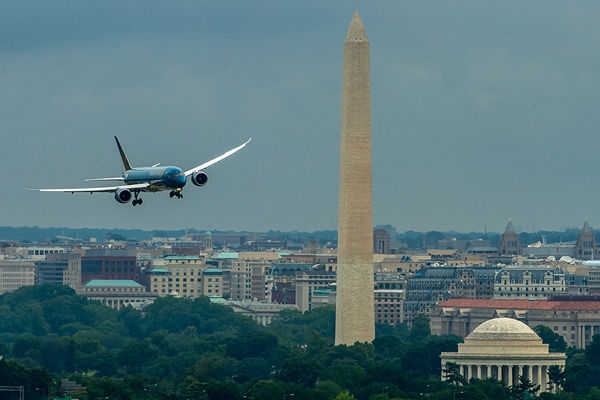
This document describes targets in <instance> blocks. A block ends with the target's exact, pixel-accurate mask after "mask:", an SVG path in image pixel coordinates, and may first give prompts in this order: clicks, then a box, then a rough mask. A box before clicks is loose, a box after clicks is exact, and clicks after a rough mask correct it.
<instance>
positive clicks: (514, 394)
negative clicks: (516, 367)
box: [510, 375, 540, 400]
mask: <svg viewBox="0 0 600 400" xmlns="http://www.w3.org/2000/svg"><path fill="white" fill-rule="evenodd" d="M538 390H540V385H534V384H533V383H532V382H531V381H530V380H529V379H527V378H526V377H525V376H524V375H521V376H519V383H517V384H516V385H514V386H511V387H510V398H511V399H513V400H527V399H529V398H535V393H536V392H537V391H538ZM532 394H533V397H531V395H532Z"/></svg>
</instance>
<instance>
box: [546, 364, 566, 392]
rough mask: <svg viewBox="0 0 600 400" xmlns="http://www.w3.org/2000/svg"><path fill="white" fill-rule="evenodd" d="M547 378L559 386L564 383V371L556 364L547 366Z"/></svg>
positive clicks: (552, 383)
mask: <svg viewBox="0 0 600 400" xmlns="http://www.w3.org/2000/svg"><path fill="white" fill-rule="evenodd" d="M548 380H549V381H550V384H551V385H553V386H555V387H556V388H561V387H563V386H564V384H565V372H564V371H563V370H562V368H561V367H559V366H558V365H551V366H550V367H549V368H548Z"/></svg>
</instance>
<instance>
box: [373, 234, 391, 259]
mask: <svg viewBox="0 0 600 400" xmlns="http://www.w3.org/2000/svg"><path fill="white" fill-rule="evenodd" d="M373 253H375V254H390V253H391V249H390V234H389V233H387V231H386V230H385V229H376V230H375V231H374V232H373Z"/></svg>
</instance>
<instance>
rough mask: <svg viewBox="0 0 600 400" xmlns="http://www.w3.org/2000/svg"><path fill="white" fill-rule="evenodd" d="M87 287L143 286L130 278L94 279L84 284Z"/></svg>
mask: <svg viewBox="0 0 600 400" xmlns="http://www.w3.org/2000/svg"><path fill="white" fill-rule="evenodd" d="M84 286H86V287H141V286H142V285H140V284H139V283H137V282H136V281H132V280H130V279H126V280H119V279H92V280H91V281H88V282H87V283H85V284H84Z"/></svg>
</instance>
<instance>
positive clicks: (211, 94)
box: [0, 0, 600, 232]
mask: <svg viewBox="0 0 600 400" xmlns="http://www.w3.org/2000/svg"><path fill="white" fill-rule="evenodd" d="M356 8H358V10H359V12H360V15H361V19H362V21H363V23H364V25H365V29H366V32H367V35H368V37H369V41H370V44H371V106H372V137H373V193H374V197H373V205H374V207H373V213H374V223H375V224H391V225H393V226H395V227H396V229H397V230H398V231H399V232H404V231H407V230H415V231H429V230H440V231H448V230H455V231H459V232H471V231H483V230H484V229H485V226H487V229H488V230H489V231H495V232H502V231H503V230H504V227H505V226H506V222H507V220H508V218H509V217H512V220H513V223H514V225H515V228H516V230H518V231H528V232H529V231H531V230H532V229H535V230H540V229H544V230H564V229H565V228H567V227H572V228H581V226H582V225H583V222H584V220H585V219H588V220H589V222H590V224H591V226H592V227H595V226H598V227H600V207H598V205H597V201H596V199H597V198H600V186H599V185H598V184H597V183H596V178H597V177H596V174H595V172H596V171H597V170H598V164H600V163H599V162H598V156H597V153H598V150H597V149H598V148H600V134H599V132H598V127H599V126H600V113H598V112H597V110H596V108H597V105H598V104H600V47H599V46H598V45H597V39H598V37H600V3H597V2H594V1H580V2H575V3H573V2H567V3H566V2H558V1H541V0H538V1H530V2H526V3H523V2H518V1H507V2H496V3H480V2H473V1H456V2H452V3H448V2H444V1H441V0H440V1H433V2H426V3H423V2H407V1H400V2H397V1H380V2H360V1H356V2H349V3H345V2H339V1H314V0H309V1H304V2H296V3H290V2H279V1H274V0H271V1H264V2H251V3H250V2H244V1H224V2H191V1H173V2H168V3H165V2H160V1H156V0H148V1H140V0H138V1H129V2H100V3H99V2H93V1H87V0H81V1H77V2H72V1H66V0H63V1H61V0H57V1H53V2H41V3H40V2H33V1H20V0H19V1H17V0H9V1H5V2H2V3H0V88H2V96H0V132H1V133H0V137H1V138H2V139H3V140H2V146H0V166H1V167H2V170H3V173H2V174H0V184H1V185H2V187H3V188H4V195H3V196H1V197H0V210H2V211H1V212H0V223H1V224H2V225H11V226H33V225H39V226H42V227H51V226H54V227H56V226H69V227H74V228H78V227H93V228H96V227H99V228H125V229H145V230H152V229H185V228H204V227H215V228H218V229H223V230H226V229H234V230H250V231H266V230H269V229H280V230H286V231H291V230H299V231H315V230H325V229H332V230H333V229H336V228H337V200H338V198H337V196H338V174H339V139H340V118H341V82H342V54H343V41H344V37H345V34H346V30H347V27H348V24H349V22H350V20H351V18H352V14H353V13H354V10H355V9H356ZM113 135H117V136H119V138H120V140H121V143H122V144H123V146H124V148H125V151H126V152H127V155H128V157H129V159H130V161H131V162H132V164H134V165H138V166H142V165H152V164H154V163H158V162H160V163H161V164H163V165H168V164H174V165H177V166H180V167H182V168H184V169H186V168H190V167H193V166H195V165H197V164H198V163H200V162H202V161H205V160H207V159H210V158H211V157H214V156H216V155H218V154H220V153H222V152H223V151H225V150H227V149H229V148H231V147H232V146H236V145H238V144H240V143H242V142H243V141H244V140H246V139H247V138H249V137H252V138H253V141H252V143H251V144H250V145H249V146H248V147H247V148H246V149H244V150H243V151H241V152H239V153H238V154H236V155H234V156H232V157H231V158H230V159H227V160H225V161H223V162H222V163H219V164H218V165H216V166H213V167H211V168H209V169H207V171H206V172H207V173H208V175H209V183H208V185H207V186H206V187H203V188H197V187H195V186H193V185H191V184H189V183H188V186H186V188H185V191H184V192H185V197H184V198H183V199H182V200H173V199H169V197H168V194H167V195H165V196H161V195H154V196H147V197H146V198H145V199H144V200H145V202H144V205H143V206H142V207H136V208H133V207H131V205H130V204H128V205H122V204H118V203H117V202H116V201H115V200H114V199H113V197H112V195H110V194H109V195H102V194H95V195H93V196H90V195H79V196H72V195H63V194H53V193H36V192H28V191H25V190H23V188H25V187H72V186H81V185H82V184H83V185H85V182H83V180H84V179H86V178H96V177H105V176H116V175H115V174H117V175H118V174H120V173H121V172H122V165H121V164H120V159H119V156H118V152H117V150H116V146H115V144H114V140H113V139H112V136H113Z"/></svg>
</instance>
